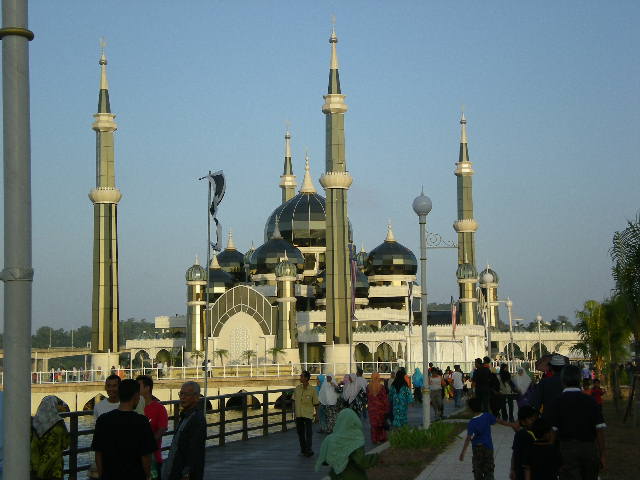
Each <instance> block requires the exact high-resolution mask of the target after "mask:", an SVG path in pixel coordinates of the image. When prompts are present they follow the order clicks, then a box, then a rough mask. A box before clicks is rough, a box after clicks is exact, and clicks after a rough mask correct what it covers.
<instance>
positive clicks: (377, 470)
mask: <svg viewBox="0 0 640 480" xmlns="http://www.w3.org/2000/svg"><path fill="white" fill-rule="evenodd" d="M466 428H467V425H466V423H443V422H436V423H433V424H431V426H430V427H429V430H421V429H419V428H415V427H403V428H399V429H397V430H393V431H391V433H390V435H389V443H390V444H391V446H390V447H389V448H388V449H386V450H385V451H383V452H382V453H381V454H380V460H379V463H378V464H377V465H376V466H375V467H374V468H372V469H371V470H367V475H368V478H369V480H389V479H393V480H414V479H415V478H416V477H417V476H418V474H419V473H420V472H422V470H424V469H425V468H426V466H427V465H428V464H429V463H431V462H432V461H433V459H434V458H436V457H437V456H438V455H439V454H440V453H441V452H442V451H443V450H444V449H445V448H446V447H447V446H448V445H449V444H450V443H451V442H453V441H454V440H455V439H456V437H457V436H458V434H459V433H460V432H462V431H464V430H465V429H466Z"/></svg>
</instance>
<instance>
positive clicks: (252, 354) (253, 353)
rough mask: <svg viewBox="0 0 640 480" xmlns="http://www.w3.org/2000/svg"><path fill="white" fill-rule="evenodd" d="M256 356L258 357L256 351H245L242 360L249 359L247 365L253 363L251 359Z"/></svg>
mask: <svg viewBox="0 0 640 480" xmlns="http://www.w3.org/2000/svg"><path fill="white" fill-rule="evenodd" d="M255 356H256V351H255V350H245V351H244V352H242V358H246V359H247V365H249V364H250V363H251V359H252V358H253V357H255Z"/></svg>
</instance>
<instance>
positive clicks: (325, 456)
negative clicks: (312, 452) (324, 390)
mask: <svg viewBox="0 0 640 480" xmlns="http://www.w3.org/2000/svg"><path fill="white" fill-rule="evenodd" d="M377 461H378V455H377V454H371V455H366V454H365V453H364V433H363V432H362V422H361V421H360V418H359V417H358V415H357V414H356V413H355V412H354V411H353V410H351V409H350V408H345V409H344V410H342V411H341V412H340V413H339V414H338V419H337V420H336V426H335V428H334V430H333V433H332V434H331V435H329V436H328V437H327V438H325V439H324V441H323V442H322V446H321V447H320V454H319V455H318V460H317V461H316V471H319V470H320V467H321V466H322V465H329V467H330V468H331V470H330V471H329V477H330V478H332V479H339V480H366V478H367V472H366V469H367V468H370V467H372V466H374V465H375V464H376V463H377Z"/></svg>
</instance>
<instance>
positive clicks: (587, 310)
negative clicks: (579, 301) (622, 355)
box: [571, 300, 607, 373]
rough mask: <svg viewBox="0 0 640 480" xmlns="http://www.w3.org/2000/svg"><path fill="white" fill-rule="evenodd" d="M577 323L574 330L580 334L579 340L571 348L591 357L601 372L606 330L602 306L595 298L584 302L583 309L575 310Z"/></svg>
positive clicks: (604, 355)
mask: <svg viewBox="0 0 640 480" xmlns="http://www.w3.org/2000/svg"><path fill="white" fill-rule="evenodd" d="M576 317H577V318H578V320H580V321H579V322H578V324H577V325H576V330H577V331H578V335H579V336H580V342H578V343H576V344H575V345H574V346H573V347H571V350H573V351H574V352H579V353H581V354H582V355H583V356H584V357H585V358H591V360H592V361H593V363H594V364H595V368H596V371H597V372H598V373H600V372H602V368H603V367H604V361H605V357H606V351H605V350H606V346H607V332H606V321H605V315H604V308H603V307H602V304H600V303H599V302H596V301H595V300H587V301H586V302H584V306H583V309H582V310H580V311H578V312H576Z"/></svg>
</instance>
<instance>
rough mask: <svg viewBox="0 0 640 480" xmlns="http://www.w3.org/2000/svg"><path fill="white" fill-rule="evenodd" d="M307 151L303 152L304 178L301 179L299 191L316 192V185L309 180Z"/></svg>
mask: <svg viewBox="0 0 640 480" xmlns="http://www.w3.org/2000/svg"><path fill="white" fill-rule="evenodd" d="M309 168H310V167H309V152H305V154H304V179H303V180H302V187H300V193H316V187H314V186H313V181H312V180H311V172H310V171H309Z"/></svg>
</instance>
